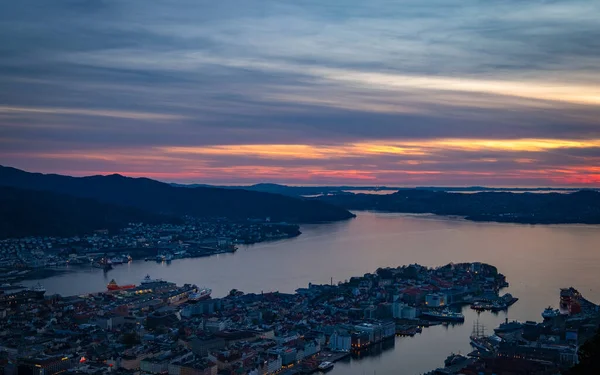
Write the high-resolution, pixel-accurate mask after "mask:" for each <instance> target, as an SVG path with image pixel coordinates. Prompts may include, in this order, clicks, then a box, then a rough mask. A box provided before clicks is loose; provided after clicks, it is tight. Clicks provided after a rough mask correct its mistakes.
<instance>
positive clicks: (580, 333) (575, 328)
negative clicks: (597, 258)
mask: <svg viewBox="0 0 600 375" xmlns="http://www.w3.org/2000/svg"><path fill="white" fill-rule="evenodd" d="M557 292H560V294H559V295H557V302H559V305H560V308H559V309H553V308H552V307H551V306H549V307H548V308H546V309H544V310H543V311H542V312H541V313H540V317H541V318H542V321H541V322H540V321H526V322H518V321H510V322H509V321H508V318H507V319H506V320H505V322H504V323H501V324H500V325H499V326H498V327H495V328H493V334H489V332H487V333H486V327H485V326H483V325H481V324H480V323H479V321H476V322H475V323H474V324H473V332H472V333H471V336H470V338H469V339H470V345H471V347H472V348H473V351H472V352H470V353H469V354H468V355H467V356H465V355H456V354H454V353H452V354H450V356H449V357H448V358H447V360H446V362H445V366H444V367H443V368H438V369H436V370H434V371H432V372H429V373H428V374H427V375H453V374H463V373H471V372H473V371H478V370H477V369H481V368H485V369H486V371H490V372H493V371H497V372H499V371H501V369H502V366H503V363H505V362H508V361H517V362H518V366H519V367H520V368H530V369H531V370H530V371H531V372H535V373H538V374H549V375H550V374H556V373H558V372H562V371H565V370H568V369H569V368H571V367H572V366H574V365H575V364H577V363H578V362H579V357H578V354H579V353H578V349H579V348H580V347H581V346H582V345H583V344H584V343H585V342H586V341H587V340H589V339H591V338H592V337H593V336H594V335H596V334H598V332H600V331H599V329H600V306H599V305H597V304H595V303H592V302H591V301H589V300H587V299H586V298H584V297H583V295H582V294H581V293H580V292H579V291H578V290H577V289H575V288H573V287H569V288H561V289H560V291H557ZM557 294H558V293H557Z"/></svg>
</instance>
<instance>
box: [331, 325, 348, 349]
mask: <svg viewBox="0 0 600 375" xmlns="http://www.w3.org/2000/svg"><path fill="white" fill-rule="evenodd" d="M329 349H331V350H333V351H336V352H349V351H350V350H352V335H350V333H348V331H346V330H335V331H334V332H333V334H332V335H331V336H330V337H329Z"/></svg>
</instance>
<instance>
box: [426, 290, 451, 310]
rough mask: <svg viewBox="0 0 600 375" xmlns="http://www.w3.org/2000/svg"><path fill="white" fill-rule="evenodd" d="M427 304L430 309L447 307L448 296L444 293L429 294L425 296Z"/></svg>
mask: <svg viewBox="0 0 600 375" xmlns="http://www.w3.org/2000/svg"><path fill="white" fill-rule="evenodd" d="M425 304H426V305H427V306H428V307H441V306H446V304H447V303H446V295H445V294H443V293H429V294H428V295H426V296H425Z"/></svg>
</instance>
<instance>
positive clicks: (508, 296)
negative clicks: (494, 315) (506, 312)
mask: <svg viewBox="0 0 600 375" xmlns="http://www.w3.org/2000/svg"><path fill="white" fill-rule="evenodd" d="M500 298H501V299H502V300H503V301H504V303H505V304H506V306H507V307H508V306H512V305H514V304H515V302H517V301H518V300H519V299H518V298H517V297H513V295H512V294H510V293H506V294H505V295H503V296H502V297H500Z"/></svg>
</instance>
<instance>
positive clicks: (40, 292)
mask: <svg viewBox="0 0 600 375" xmlns="http://www.w3.org/2000/svg"><path fill="white" fill-rule="evenodd" d="M31 291H32V292H33V293H35V295H36V297H38V298H42V297H44V294H45V293H46V288H44V287H43V286H42V284H40V283H37V284H35V285H34V286H32V287H31Z"/></svg>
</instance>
